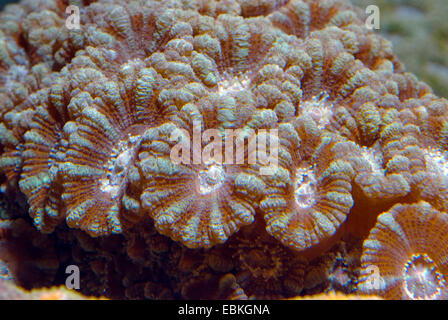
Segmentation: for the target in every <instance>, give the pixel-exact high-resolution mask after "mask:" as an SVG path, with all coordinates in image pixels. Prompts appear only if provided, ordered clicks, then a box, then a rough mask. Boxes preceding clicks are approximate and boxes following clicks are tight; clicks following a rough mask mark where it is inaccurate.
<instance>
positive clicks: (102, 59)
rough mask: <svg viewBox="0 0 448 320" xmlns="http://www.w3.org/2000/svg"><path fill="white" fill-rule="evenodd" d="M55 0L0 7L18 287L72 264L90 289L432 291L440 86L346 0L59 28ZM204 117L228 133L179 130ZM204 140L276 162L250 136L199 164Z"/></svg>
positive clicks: (90, 17) (0, 235)
mask: <svg viewBox="0 0 448 320" xmlns="http://www.w3.org/2000/svg"><path fill="white" fill-rule="evenodd" d="M67 5H68V1H64V0H39V1H34V0H22V1H21V2H20V4H14V5H9V6H7V7H6V8H5V9H4V10H3V12H1V13H0V172H1V177H0V182H1V186H2V188H1V190H2V201H4V202H5V203H6V206H7V208H8V212H6V213H2V215H1V216H0V217H1V219H2V221H1V224H0V257H2V259H3V260H4V261H5V262H6V264H7V265H8V268H9V271H8V272H9V273H10V275H11V277H12V278H14V279H15V281H16V283H18V284H20V285H21V286H23V287H25V288H28V289H29V288H32V287H36V286H49V285H59V284H61V270H63V268H65V266H66V265H69V264H75V265H77V266H79V267H80V268H81V270H82V272H83V274H85V276H84V277H83V279H81V281H82V285H81V287H82V290H83V291H82V292H83V293H84V294H86V295H89V296H91V295H92V296H97V297H100V296H103V295H105V296H106V297H109V298H130V299H141V298H147V299H198V298H208V299H247V298H251V297H252V298H273V299H277V298H290V297H295V296H299V295H312V294H317V293H325V292H326V293H332V292H334V291H336V292H342V293H345V294H356V293H362V294H373V295H377V296H380V297H384V298H392V299H433V298H446V297H447V296H446V294H447V287H446V285H447V284H446V281H447V277H448V270H447V268H446V266H445V264H446V260H447V259H446V254H447V250H448V249H447V248H448V239H446V235H447V234H448V232H446V231H444V230H445V228H448V224H447V223H448V220H447V219H448V218H447V212H448V165H447V149H448V101H447V100H446V99H444V98H440V97H437V96H436V95H435V94H434V93H433V92H432V90H431V88H430V87H429V86H428V85H426V84H425V83H423V82H420V81H419V80H418V79H417V78H416V77H415V76H414V75H412V74H410V73H408V72H406V71H405V67H404V66H403V65H402V63H401V62H400V61H399V60H398V59H397V57H396V56H395V55H394V53H393V51H392V47H391V44H390V43H389V41H387V40H385V39H383V38H382V37H380V36H378V35H377V34H376V33H375V32H374V31H371V30H368V29H367V28H366V27H365V24H364V20H365V16H364V14H363V11H362V10H360V9H359V8H356V7H354V6H352V5H351V4H350V3H349V2H348V1H345V0H318V1H315V0H288V1H287V0H272V1H264V0H253V1H252V0H251V1H247V0H224V1H218V0H216V1H215V0H212V1H200V0H182V1H181V0H167V1H158V0H148V1H122V0H102V1H82V0H80V1H76V5H77V6H78V7H79V8H80V28H79V29H72V30H70V29H68V28H67V27H66V25H65V22H66V18H67V14H66V13H65V8H66V6H67ZM208 129H214V130H217V131H218V132H220V133H226V132H230V131H232V130H233V131H232V132H237V133H238V134H236V135H235V136H234V137H231V138H230V139H228V137H227V136H225V135H222V139H220V138H212V137H208V138H205V139H202V140H201V139H200V140H199V146H198V143H197V140H195V139H197V135H198V132H200V133H199V134H202V132H207V130H208ZM273 130H275V132H277V133H278V136H277V137H278V144H277V145H275V143H273V141H274V140H272V138H273V133H272V132H274V131H273ZM267 132H270V133H267ZM173 133H176V138H175V139H173ZM267 138H269V139H267ZM211 140H213V145H214V146H219V148H218V149H214V150H222V153H223V154H222V155H223V156H224V153H225V151H224V150H225V148H224V146H225V145H226V144H228V145H230V146H232V147H233V149H234V150H236V149H237V146H238V145H239V144H242V145H246V146H249V145H251V144H253V145H256V144H257V143H258V142H260V141H265V142H266V141H267V142H266V143H267V144H266V146H267V150H266V151H267V154H273V152H274V151H275V154H277V160H278V161H277V165H276V166H275V168H274V169H273V170H271V171H270V174H261V173H260V172H261V171H260V170H261V169H263V168H264V167H263V166H264V163H263V161H262V159H260V158H257V157H254V156H255V155H254V154H253V150H251V149H250V148H249V150H245V151H244V152H243V153H237V154H235V155H233V158H232V156H231V160H238V159H239V160H244V161H242V163H239V162H238V163H236V162H235V161H234V162H233V163H230V162H219V161H215V160H214V158H210V159H206V160H205V161H198V158H197V157H198V156H199V159H201V158H200V157H201V155H202V156H203V155H204V153H206V152H210V149H209V148H210V144H209V143H210V141H211ZM269 141H270V142H269ZM190 146H191V147H192V148H193V150H192V152H191V153H190V152H188V153H187V154H185V153H183V151H184V149H183V148H187V147H188V150H190V149H189V147H190ZM176 148H179V149H182V150H178V149H176ZM198 148H199V149H198ZM173 150H177V151H182V157H183V158H185V159H186V160H188V161H184V162H176V161H173V160H172V154H173ZM214 152H215V153H220V152H221V151H218V152H216V151H214ZM214 155H215V156H216V154H214ZM220 155H221V154H220ZM225 156H226V157H227V156H228V154H225ZM222 158H223V159H224V158H225V157H222ZM226 159H227V158H226ZM250 159H256V161H249V160H250ZM447 231H448V230H447ZM30 237H31V238H30ZM19 249H20V252H23V256H19V255H18V254H17V252H18V251H17V250H19ZM36 252H39V253H41V255H39V256H36V254H35V253H36ZM372 267H374V269H375V268H376V269H375V270H376V271H377V272H378V277H379V278H380V280H378V281H377V282H378V283H376V284H379V285H378V286H376V287H375V286H373V287H372V286H371V284H372V279H371V278H370V276H371V274H370V272H371V271H372ZM36 270H37V271H38V275H39V276H38V277H39V279H37V280H35V281H34V282H33V280H32V277H31V274H32V273H33V272H36ZM374 282H375V281H374ZM374 285H375V283H374ZM330 296H331V294H330ZM336 296H337V295H336Z"/></svg>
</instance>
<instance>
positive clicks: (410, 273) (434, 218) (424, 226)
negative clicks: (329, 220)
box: [359, 202, 448, 300]
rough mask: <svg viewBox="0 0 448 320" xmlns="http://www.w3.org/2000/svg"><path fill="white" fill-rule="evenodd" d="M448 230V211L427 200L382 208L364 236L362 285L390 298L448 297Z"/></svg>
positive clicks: (428, 298) (370, 290)
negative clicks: (447, 281)
mask: <svg viewBox="0 0 448 320" xmlns="http://www.w3.org/2000/svg"><path fill="white" fill-rule="evenodd" d="M447 230H448V215H447V214H446V213H444V212H439V211H437V210H435V209H434V208H432V207H431V205H430V204H428V203H427V202H419V203H417V204H413V205H400V204H398V205H395V206H394V207H393V208H392V209H391V210H390V211H388V212H385V213H383V214H381V215H380V216H379V217H378V223H377V225H376V226H375V227H374V228H373V229H372V231H371V232H370V235H369V238H368V239H367V240H366V241H365V242H364V251H363V255H362V257H361V262H362V269H361V276H360V279H361V281H360V284H359V287H360V289H361V291H362V292H365V293H372V292H373V293H376V294H379V295H381V296H384V297H386V298H389V299H410V300H432V299H446V298H448V296H447V294H448V287H447V283H446V277H447V272H448V270H447V263H446V254H447V252H446V241H447V239H446V237H447V233H446V232H447ZM371 271H373V273H372V272H371Z"/></svg>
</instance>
